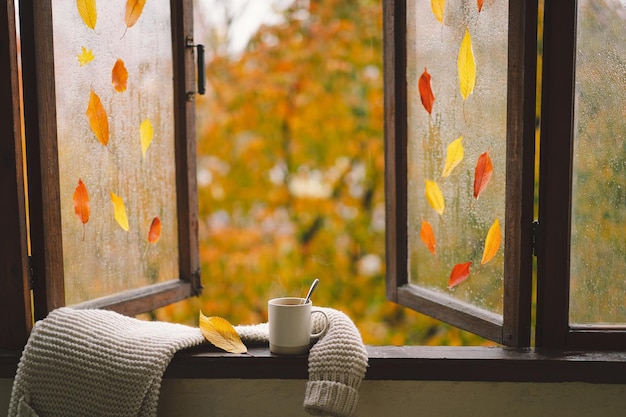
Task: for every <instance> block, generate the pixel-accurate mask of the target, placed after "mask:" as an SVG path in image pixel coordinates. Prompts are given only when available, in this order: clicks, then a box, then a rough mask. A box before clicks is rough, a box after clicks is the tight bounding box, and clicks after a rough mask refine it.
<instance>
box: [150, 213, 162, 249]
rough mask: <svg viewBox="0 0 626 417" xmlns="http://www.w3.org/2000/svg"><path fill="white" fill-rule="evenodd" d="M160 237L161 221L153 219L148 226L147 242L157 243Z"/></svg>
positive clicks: (156, 218)
mask: <svg viewBox="0 0 626 417" xmlns="http://www.w3.org/2000/svg"><path fill="white" fill-rule="evenodd" d="M160 237H161V219H159V218H158V217H155V218H154V219H152V223H151V224H150V230H149V231H148V242H150V243H157V242H158V241H159V238H160Z"/></svg>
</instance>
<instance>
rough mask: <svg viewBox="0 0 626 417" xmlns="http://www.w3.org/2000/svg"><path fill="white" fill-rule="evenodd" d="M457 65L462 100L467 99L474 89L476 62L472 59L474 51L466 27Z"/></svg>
mask: <svg viewBox="0 0 626 417" xmlns="http://www.w3.org/2000/svg"><path fill="white" fill-rule="evenodd" d="M457 65H458V71H459V87H460V90H461V96H463V100H467V97H469V95H470V94H472V92H473V91H474V85H475V84H476V62H475V61H474V51H473V50H472V37H471V36H470V33H469V30H467V28H465V36H463V40H462V41H461V48H460V49H459V58H458V60H457Z"/></svg>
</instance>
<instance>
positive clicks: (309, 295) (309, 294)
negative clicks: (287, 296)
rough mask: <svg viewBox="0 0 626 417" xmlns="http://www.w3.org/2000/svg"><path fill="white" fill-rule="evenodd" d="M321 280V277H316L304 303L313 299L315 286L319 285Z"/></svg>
mask: <svg viewBox="0 0 626 417" xmlns="http://www.w3.org/2000/svg"><path fill="white" fill-rule="evenodd" d="M319 282H320V280H319V279H317V278H315V280H314V281H313V284H311V288H309V292H308V294H307V295H306V298H305V299H304V302H303V303H302V304H306V303H308V302H309V300H310V299H311V295H313V291H315V287H317V284H318V283H319Z"/></svg>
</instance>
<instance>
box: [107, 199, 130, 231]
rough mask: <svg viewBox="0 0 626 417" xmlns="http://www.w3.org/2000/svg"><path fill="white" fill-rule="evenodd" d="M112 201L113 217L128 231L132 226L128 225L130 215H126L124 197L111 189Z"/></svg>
mask: <svg viewBox="0 0 626 417" xmlns="http://www.w3.org/2000/svg"><path fill="white" fill-rule="evenodd" d="M111 202H112V203H113V217H114V218H115V221H116V222H117V224H119V225H120V227H121V228H122V229H124V230H125V231H127V232H128V230H129V229H130V226H129V225H128V216H127V215H126V206H124V200H122V197H120V196H117V195H115V193H114V192H113V191H111Z"/></svg>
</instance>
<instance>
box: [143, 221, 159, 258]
mask: <svg viewBox="0 0 626 417" xmlns="http://www.w3.org/2000/svg"><path fill="white" fill-rule="evenodd" d="M160 237H161V219H159V218H158V217H155V218H154V219H152V223H150V229H149V230H148V244H147V245H146V250H145V251H144V252H143V256H142V258H145V257H146V254H147V253H148V248H149V247H150V244H151V243H152V244H154V243H157V242H158V241H159V238H160Z"/></svg>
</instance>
